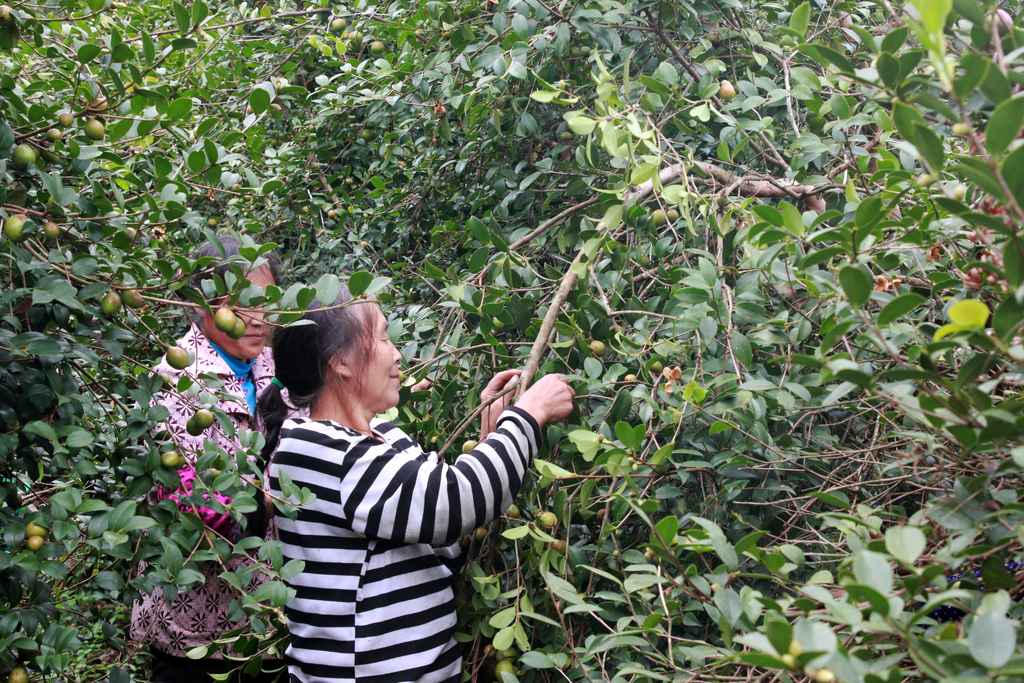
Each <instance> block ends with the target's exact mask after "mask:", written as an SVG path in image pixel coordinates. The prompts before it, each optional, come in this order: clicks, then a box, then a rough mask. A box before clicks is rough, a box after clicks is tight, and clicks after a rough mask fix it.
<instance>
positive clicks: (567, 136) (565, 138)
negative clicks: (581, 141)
mask: <svg viewBox="0 0 1024 683" xmlns="http://www.w3.org/2000/svg"><path fill="white" fill-rule="evenodd" d="M558 139H559V140H561V141H562V142H569V140H572V131H568V130H563V131H562V133H561V135H559V136H558Z"/></svg>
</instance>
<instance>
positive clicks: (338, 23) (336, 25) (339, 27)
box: [331, 19, 348, 33]
mask: <svg viewBox="0 0 1024 683" xmlns="http://www.w3.org/2000/svg"><path fill="white" fill-rule="evenodd" d="M346 26H348V22H347V21H345V20H344V19H335V20H334V21H332V22H331V30H332V31H334V32H335V33H339V32H341V31H344V30H345V27H346Z"/></svg>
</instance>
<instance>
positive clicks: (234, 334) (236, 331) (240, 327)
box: [227, 315, 245, 339]
mask: <svg viewBox="0 0 1024 683" xmlns="http://www.w3.org/2000/svg"><path fill="white" fill-rule="evenodd" d="M227 335H228V336H229V337H231V338H232V339H241V338H242V337H244V336H245V321H244V320H242V317H241V316H237V315H236V316H235V326H234V327H232V328H231V331H230V332H228V333H227Z"/></svg>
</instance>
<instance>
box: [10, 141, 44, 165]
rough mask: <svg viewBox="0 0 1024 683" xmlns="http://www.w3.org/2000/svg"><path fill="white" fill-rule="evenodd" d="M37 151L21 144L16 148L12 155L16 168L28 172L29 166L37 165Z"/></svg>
mask: <svg viewBox="0 0 1024 683" xmlns="http://www.w3.org/2000/svg"><path fill="white" fill-rule="evenodd" d="M37 158H38V157H37V156H36V151H35V150H34V149H33V148H32V146H31V145H28V144H24V143H22V144H20V145H18V146H17V147H15V148H14V152H12V153H11V161H12V162H13V163H14V166H15V167H16V168H18V169H19V170H22V171H24V170H27V169H28V166H29V164H34V163H36V159H37Z"/></svg>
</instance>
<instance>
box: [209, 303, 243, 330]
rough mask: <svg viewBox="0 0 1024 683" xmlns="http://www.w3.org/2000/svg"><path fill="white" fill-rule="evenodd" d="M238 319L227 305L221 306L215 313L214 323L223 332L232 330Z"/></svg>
mask: <svg viewBox="0 0 1024 683" xmlns="http://www.w3.org/2000/svg"><path fill="white" fill-rule="evenodd" d="M237 321H238V316H236V315H235V312H234V311H232V310H231V309H230V308H228V307H227V306H221V307H220V308H218V309H217V312H216V313H214V314H213V325H214V327H216V328H217V329H218V330H220V331H221V332H231V331H233V330H234V329H235V322H237Z"/></svg>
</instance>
